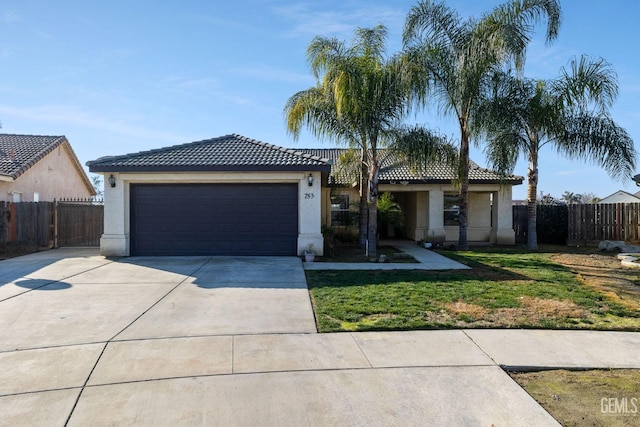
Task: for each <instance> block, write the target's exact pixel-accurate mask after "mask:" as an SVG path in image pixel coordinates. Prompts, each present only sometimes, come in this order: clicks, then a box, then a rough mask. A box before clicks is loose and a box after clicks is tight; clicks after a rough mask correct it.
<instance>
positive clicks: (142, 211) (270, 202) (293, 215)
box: [130, 183, 298, 256]
mask: <svg viewBox="0 0 640 427" xmlns="http://www.w3.org/2000/svg"><path fill="white" fill-rule="evenodd" d="M130 197H131V202H130V206H131V215H130V218H131V255H285V256H289V255H296V247H297V237H298V186H297V184H273V183H259V184H131V189H130Z"/></svg>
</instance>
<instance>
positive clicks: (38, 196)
mask: <svg viewBox="0 0 640 427" xmlns="http://www.w3.org/2000/svg"><path fill="white" fill-rule="evenodd" d="M33 201H34V202H39V201H40V193H33Z"/></svg>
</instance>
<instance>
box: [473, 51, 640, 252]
mask: <svg viewBox="0 0 640 427" xmlns="http://www.w3.org/2000/svg"><path fill="white" fill-rule="evenodd" d="M494 83H495V87H494V92H493V94H492V97H491V98H489V99H487V100H486V101H485V102H484V103H483V107H484V108H483V110H482V111H483V116H484V118H483V120H481V121H480V122H482V123H483V124H484V126H483V128H482V130H483V131H484V132H486V134H487V136H488V138H489V142H488V145H487V150H486V152H487V156H488V158H489V161H490V162H491V163H492V164H493V166H494V167H495V168H496V169H497V170H499V171H501V172H508V171H511V170H513V168H514V166H515V162H516V161H517V160H518V158H519V157H520V156H521V155H522V156H525V157H526V158H527V160H528V162H529V166H528V173H527V205H528V214H529V234H528V239H527V240H528V242H527V245H528V247H529V249H532V250H535V249H537V247H538V242H537V233H536V222H537V218H536V193H537V188H538V187H537V186H538V162H539V153H540V149H541V148H542V147H544V146H545V145H553V146H554V148H555V150H556V152H557V153H558V154H561V155H564V156H565V157H567V158H570V159H579V160H586V161H591V162H593V163H595V164H598V165H600V166H602V167H603V168H604V169H605V170H606V171H607V172H608V173H609V175H610V176H611V177H612V178H619V179H622V178H631V177H632V176H633V171H634V170H635V159H636V152H635V149H634V145H633V140H632V139H631V138H630V137H629V135H628V134H627V132H626V131H625V130H624V129H623V128H621V127H620V126H618V125H617V124H616V123H615V122H614V121H613V120H612V118H611V116H610V114H609V107H611V105H612V104H613V102H614V100H615V98H616V96H617V94H618V84H617V77H616V74H615V72H614V71H613V70H612V68H611V66H610V65H609V64H608V63H607V62H606V61H604V60H603V59H590V58H588V57H586V56H582V57H581V58H580V59H575V58H574V59H572V60H571V61H570V62H569V69H566V68H564V67H563V68H562V69H561V73H560V76H559V77H558V78H556V79H552V80H534V79H520V78H517V77H514V76H512V75H511V74H510V73H504V74H501V75H497V76H496V77H495V79H494ZM568 196H571V199H572V200H571V201H572V202H573V201H575V196H576V195H573V194H572V193H568V192H565V195H563V198H567V197H568Z"/></svg>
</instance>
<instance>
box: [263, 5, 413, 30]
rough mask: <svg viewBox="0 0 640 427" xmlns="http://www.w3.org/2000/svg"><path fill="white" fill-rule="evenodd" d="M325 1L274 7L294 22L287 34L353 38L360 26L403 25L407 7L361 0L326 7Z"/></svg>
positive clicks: (280, 14)
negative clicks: (400, 7)
mask: <svg viewBox="0 0 640 427" xmlns="http://www.w3.org/2000/svg"><path fill="white" fill-rule="evenodd" d="M323 5H325V3H323V2H292V3H287V4H285V5H281V4H278V5H277V6H274V7H273V11H274V12H275V14H276V15H279V16H281V17H282V18H284V19H285V20H288V21H291V22H292V23H293V28H292V29H290V30H288V31H286V32H285V34H286V35H288V36H290V37H299V36H315V35H319V34H321V35H333V36H336V37H339V38H350V37H351V36H352V34H353V30H354V29H355V28H356V27H359V26H360V27H362V26H364V27H367V26H373V25H376V24H378V23H381V24H384V25H385V26H386V27H387V28H389V29H391V28H402V25H403V23H404V19H405V17H406V13H407V10H403V9H399V8H394V7H389V6H381V5H372V4H370V3H367V4H366V5H363V3H361V2H359V3H357V4H353V3H351V2H348V1H347V2H345V3H344V7H342V8H340V9H339V10H337V9H335V8H334V7H331V8H328V7H327V8H326V9H322V6H323Z"/></svg>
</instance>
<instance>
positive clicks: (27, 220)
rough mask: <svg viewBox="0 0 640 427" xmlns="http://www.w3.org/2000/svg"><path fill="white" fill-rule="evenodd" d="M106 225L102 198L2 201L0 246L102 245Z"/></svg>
mask: <svg viewBox="0 0 640 427" xmlns="http://www.w3.org/2000/svg"><path fill="white" fill-rule="evenodd" d="M103 228H104V206H103V205H102V202H96V201H91V200H61V201H57V202H20V203H13V202H0V249H4V250H9V251H10V250H11V249H16V250H20V249H30V250H34V249H35V250H37V249H49V248H52V247H63V246H99V245H100V236H101V235H102V233H103Z"/></svg>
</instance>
